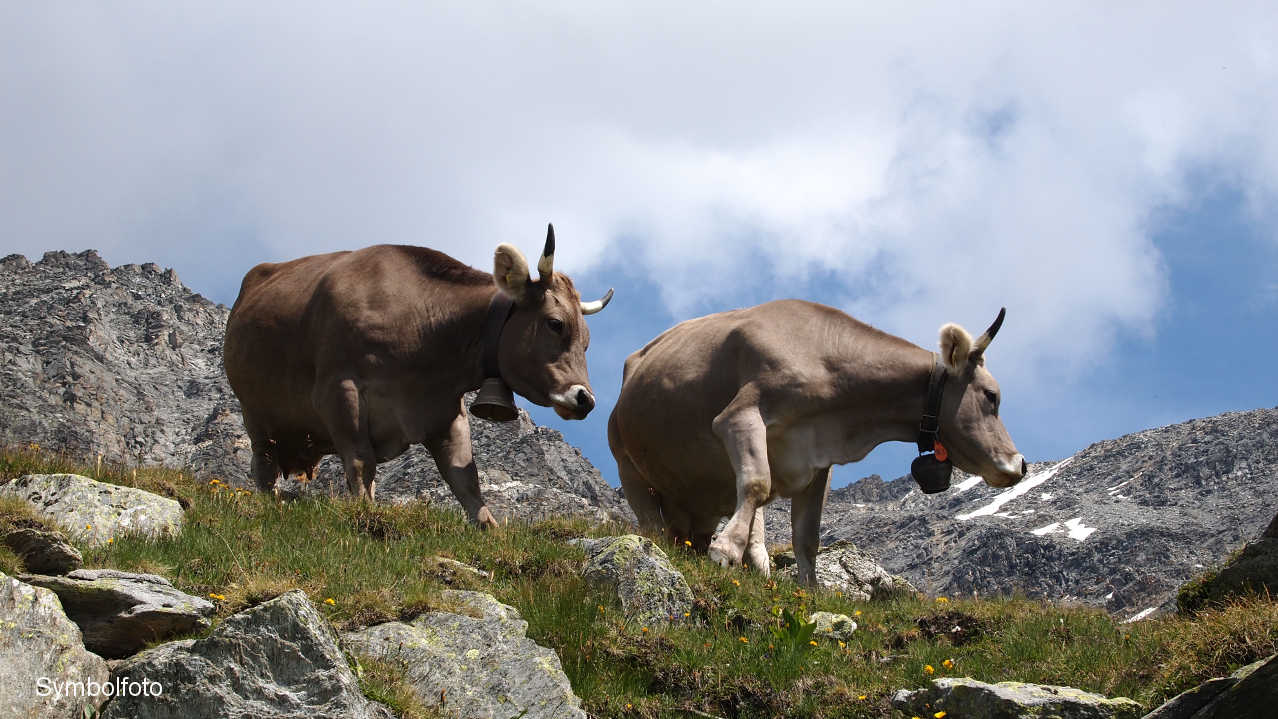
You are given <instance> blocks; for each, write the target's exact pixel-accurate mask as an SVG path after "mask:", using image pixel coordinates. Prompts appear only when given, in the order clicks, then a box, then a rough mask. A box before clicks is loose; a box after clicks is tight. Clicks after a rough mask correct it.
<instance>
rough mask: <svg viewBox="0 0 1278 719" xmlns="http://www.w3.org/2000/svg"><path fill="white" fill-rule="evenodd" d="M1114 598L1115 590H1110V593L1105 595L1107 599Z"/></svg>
mask: <svg viewBox="0 0 1278 719" xmlns="http://www.w3.org/2000/svg"><path fill="white" fill-rule="evenodd" d="M1113 598H1114V593H1113V592H1110V593H1109V594H1106V595H1105V601H1109V600H1111V599H1113Z"/></svg>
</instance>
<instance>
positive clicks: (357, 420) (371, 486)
mask: <svg viewBox="0 0 1278 719" xmlns="http://www.w3.org/2000/svg"><path fill="white" fill-rule="evenodd" d="M315 407H316V408H317V409H318V410H319V413H320V416H321V417H323V418H324V423H325V424H326V425H327V426H328V432H329V435H330V436H331V437H332V438H333V448H334V449H336V450H337V454H338V455H339V456H340V457H341V458H342V468H343V469H345V470H346V486H347V488H349V489H350V491H351V495H352V496H354V497H358V498H359V499H367V500H368V501H370V502H371V501H373V492H374V490H375V489H376V480H377V455H376V454H375V453H374V452H373V444H372V442H371V441H369V437H368V418H367V416H366V414H365V412H364V408H363V407H362V406H361V401H360V396H359V387H358V386H357V385H356V384H355V380H353V379H343V380H340V381H338V382H337V383H335V384H334V385H330V386H328V387H327V388H326V389H325V390H317V392H316V397H315Z"/></svg>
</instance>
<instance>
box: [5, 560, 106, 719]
mask: <svg viewBox="0 0 1278 719" xmlns="http://www.w3.org/2000/svg"><path fill="white" fill-rule="evenodd" d="M108 679H109V675H108V673H107V666H106V662H105V661H103V660H102V658H101V657H99V656H97V655H96V654H93V653H92V652H89V651H87V650H86V649H85V648H84V644H83V643H82V642H81V640H80V629H79V628H78V627H76V625H75V624H74V623H73V622H72V621H71V620H70V619H67V617H66V615H65V614H63V613H62V605H60V604H59V603H58V597H57V595H55V594H54V593H53V592H50V591H49V590H47V589H41V588H40V587H33V586H31V585H29V584H26V583H24V582H20V581H18V580H16V579H14V578H12V577H8V576H5V575H4V574H3V573H0V716H3V717H32V718H34V717H80V716H83V715H84V713H85V709H86V708H87V709H97V708H98V707H99V706H101V704H102V702H103V700H104V699H105V698H106V697H105V695H104V694H103V693H102V692H100V691H99V692H96V694H97V695H96V696H88V695H87V694H89V692H90V691H91V690H92V686H93V685H92V684H90V682H92V683H96V684H97V685H99V686H100V685H102V684H103V683H105V682H106V681H107V680H108ZM65 682H79V683H80V685H79V686H80V690H79V691H76V690H75V688H74V687H73V686H72V687H69V686H67V685H66V684H65ZM68 690H70V691H68ZM72 694H74V695H72Z"/></svg>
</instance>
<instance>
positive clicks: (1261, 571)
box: [1176, 517, 1278, 612]
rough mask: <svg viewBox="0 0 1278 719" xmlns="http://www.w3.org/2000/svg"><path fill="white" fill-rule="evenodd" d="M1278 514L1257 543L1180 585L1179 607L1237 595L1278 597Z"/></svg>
mask: <svg viewBox="0 0 1278 719" xmlns="http://www.w3.org/2000/svg"><path fill="white" fill-rule="evenodd" d="M1275 529H1278V517H1275V519H1274V522H1273V523H1272V524H1271V525H1270V526H1269V528H1268V529H1266V531H1265V533H1264V534H1262V535H1261V536H1260V538H1259V539H1257V540H1256V541H1254V542H1248V543H1247V544H1245V545H1243V547H1242V549H1240V550H1238V551H1237V552H1235V553H1234V554H1233V555H1232V556H1230V557H1229V559H1228V561H1226V562H1225V563H1224V565H1223V566H1221V567H1220V568H1219V569H1210V570H1208V571H1207V572H1205V573H1204V574H1203V575H1202V576H1200V577H1197V578H1195V579H1193V580H1191V581H1189V582H1186V583H1185V585H1184V586H1182V587H1181V588H1180V591H1179V592H1178V593H1177V594H1176V606H1177V608H1179V609H1180V610H1181V611H1183V612H1194V611H1198V610H1199V609H1202V608H1205V607H1210V606H1218V605H1220V604H1223V603H1224V602H1226V601H1228V600H1229V599H1231V598H1233V597H1240V596H1247V595H1251V596H1262V597H1263V596H1269V597H1274V596H1278V536H1272V535H1273V533H1274V530H1275Z"/></svg>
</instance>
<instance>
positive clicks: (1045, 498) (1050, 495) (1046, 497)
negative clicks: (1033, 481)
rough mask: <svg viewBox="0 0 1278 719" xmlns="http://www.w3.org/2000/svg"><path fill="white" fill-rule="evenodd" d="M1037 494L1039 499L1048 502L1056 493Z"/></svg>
mask: <svg viewBox="0 0 1278 719" xmlns="http://www.w3.org/2000/svg"><path fill="white" fill-rule="evenodd" d="M1038 496H1039V498H1040V499H1042V500H1043V501H1044V502H1050V501H1052V499H1053V498H1054V497H1055V496H1056V495H1054V494H1052V493H1051V492H1043V493H1042V494H1040V495H1038Z"/></svg>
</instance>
